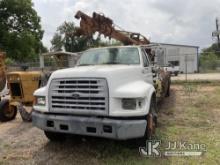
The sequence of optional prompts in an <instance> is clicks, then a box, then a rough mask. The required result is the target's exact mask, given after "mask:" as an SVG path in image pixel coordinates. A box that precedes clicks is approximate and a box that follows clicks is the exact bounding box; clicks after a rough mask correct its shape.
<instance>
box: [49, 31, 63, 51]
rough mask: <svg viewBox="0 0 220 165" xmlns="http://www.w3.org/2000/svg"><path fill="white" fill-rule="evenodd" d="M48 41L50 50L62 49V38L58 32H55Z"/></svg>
mask: <svg viewBox="0 0 220 165" xmlns="http://www.w3.org/2000/svg"><path fill="white" fill-rule="evenodd" d="M50 42H51V44H52V48H51V50H53V51H61V50H62V47H63V39H62V36H61V35H60V34H59V33H55V34H54V36H53V38H52V40H51V41H50Z"/></svg>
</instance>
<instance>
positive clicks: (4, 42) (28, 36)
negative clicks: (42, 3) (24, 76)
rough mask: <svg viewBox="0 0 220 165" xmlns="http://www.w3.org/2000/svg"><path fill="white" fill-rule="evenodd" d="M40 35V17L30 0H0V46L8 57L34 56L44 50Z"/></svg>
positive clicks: (26, 57)
mask: <svg viewBox="0 0 220 165" xmlns="http://www.w3.org/2000/svg"><path fill="white" fill-rule="evenodd" d="M42 37H43V30H42V29H41V25H40V17H38V15H37V12H36V11H35V10H34V9H33V3H32V1H31V0H0V48H1V49H3V50H4V51H6V53H7V56H8V57H10V58H13V59H15V60H20V61H21V60H22V61H27V60H29V59H33V58H35V57H36V56H37V53H39V51H42V50H43V51H45V50H46V49H45V47H43V46H42V43H41V39H42ZM41 49H42V50H41Z"/></svg>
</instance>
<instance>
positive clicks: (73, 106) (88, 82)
mask: <svg viewBox="0 0 220 165" xmlns="http://www.w3.org/2000/svg"><path fill="white" fill-rule="evenodd" d="M49 102H50V111H51V112H56V113H75V114H99V115H102V114H103V115H105V114H107V113H108V86H107V81H106V80H105V79H96V78H91V79H83V78H80V79H78V78H77V79H76V78H72V79H54V80H52V81H51V84H50V92H49Z"/></svg>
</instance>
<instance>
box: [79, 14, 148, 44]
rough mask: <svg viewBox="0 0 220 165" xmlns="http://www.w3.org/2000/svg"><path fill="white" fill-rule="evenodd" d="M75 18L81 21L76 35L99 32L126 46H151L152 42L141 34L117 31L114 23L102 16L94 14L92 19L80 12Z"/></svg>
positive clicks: (88, 34)
mask: <svg viewBox="0 0 220 165" xmlns="http://www.w3.org/2000/svg"><path fill="white" fill-rule="evenodd" d="M75 18H76V19H81V20H80V28H79V29H78V30H77V32H76V35H85V36H92V35H93V34H94V33H96V32H99V33H100V34H103V35H104V36H105V37H109V38H114V39H116V40H118V41H121V42H122V43H123V44H124V45H146V44H150V41H149V40H148V39H147V38H145V37H144V36H143V35H141V34H140V33H133V32H128V31H122V30H117V29H116V27H115V26H114V23H113V21H112V20H111V19H110V18H108V17H105V16H104V15H102V14H98V13H96V12H93V15H92V17H90V16H88V15H86V14H85V13H83V12H81V11H78V12H77V13H76V15H75Z"/></svg>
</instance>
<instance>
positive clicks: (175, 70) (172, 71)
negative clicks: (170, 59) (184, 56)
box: [164, 64, 180, 76]
mask: <svg viewBox="0 0 220 165" xmlns="http://www.w3.org/2000/svg"><path fill="white" fill-rule="evenodd" d="M164 69H165V70H166V71H167V72H170V74H171V75H172V74H173V75H175V76H178V74H179V72H180V67H179V66H178V65H173V64H168V66H165V67H164Z"/></svg>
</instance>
